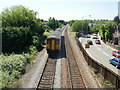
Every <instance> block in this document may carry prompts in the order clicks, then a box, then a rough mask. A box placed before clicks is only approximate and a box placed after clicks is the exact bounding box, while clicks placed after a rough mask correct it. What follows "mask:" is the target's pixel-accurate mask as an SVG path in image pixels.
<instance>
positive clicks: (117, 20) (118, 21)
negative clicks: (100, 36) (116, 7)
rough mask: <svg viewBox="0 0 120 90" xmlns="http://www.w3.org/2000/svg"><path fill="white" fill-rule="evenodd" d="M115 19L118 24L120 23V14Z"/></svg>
mask: <svg viewBox="0 0 120 90" xmlns="http://www.w3.org/2000/svg"><path fill="white" fill-rule="evenodd" d="M113 21H114V22H116V23H117V24H118V23H120V19H119V17H118V16H115V17H114V20H113Z"/></svg>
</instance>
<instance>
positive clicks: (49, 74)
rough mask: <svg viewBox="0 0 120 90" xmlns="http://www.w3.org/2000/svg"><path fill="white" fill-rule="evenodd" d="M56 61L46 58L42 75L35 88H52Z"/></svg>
mask: <svg viewBox="0 0 120 90" xmlns="http://www.w3.org/2000/svg"><path fill="white" fill-rule="evenodd" d="M56 61H57V60H56V59H50V58H48V60H47V63H46V65H45V67H44V70H43V73H42V76H41V78H40V81H39V84H38V86H37V89H48V88H53V85H54V77H55V67H56Z"/></svg>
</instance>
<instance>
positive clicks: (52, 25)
mask: <svg viewBox="0 0 120 90" xmlns="http://www.w3.org/2000/svg"><path fill="white" fill-rule="evenodd" d="M47 25H48V26H49V27H50V28H52V29H53V30H55V29H56V28H58V27H59V23H58V20H55V18H54V17H53V18H52V17H50V18H49V20H48V23H47Z"/></svg>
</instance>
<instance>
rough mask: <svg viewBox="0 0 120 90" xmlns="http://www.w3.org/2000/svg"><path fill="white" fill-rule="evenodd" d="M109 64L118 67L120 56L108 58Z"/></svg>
mask: <svg viewBox="0 0 120 90" xmlns="http://www.w3.org/2000/svg"><path fill="white" fill-rule="evenodd" d="M109 62H110V64H113V65H115V66H116V68H120V58H113V59H110V60H109Z"/></svg>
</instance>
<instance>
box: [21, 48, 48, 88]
mask: <svg viewBox="0 0 120 90" xmlns="http://www.w3.org/2000/svg"><path fill="white" fill-rule="evenodd" d="M47 58H48V54H47V52H46V50H45V49H43V50H42V51H41V52H39V53H38V55H37V57H36V59H35V60H34V64H33V65H32V66H30V67H29V70H28V71H27V72H26V74H24V75H23V76H22V77H21V79H20V81H21V82H22V86H21V88H36V87H37V84H38V81H39V78H40V76H41V73H42V71H43V67H44V65H45V63H46V60H47Z"/></svg>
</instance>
